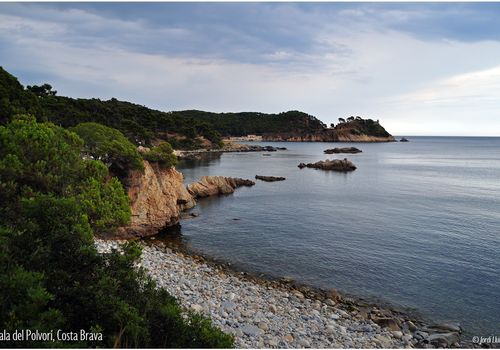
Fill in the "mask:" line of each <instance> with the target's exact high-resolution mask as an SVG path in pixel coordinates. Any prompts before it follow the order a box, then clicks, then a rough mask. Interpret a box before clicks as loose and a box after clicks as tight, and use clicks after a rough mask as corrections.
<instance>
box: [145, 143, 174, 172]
mask: <svg viewBox="0 0 500 350" xmlns="http://www.w3.org/2000/svg"><path fill="white" fill-rule="evenodd" d="M143 158H144V159H146V160H147V161H150V162H156V163H158V164H159V165H160V167H162V168H170V167H173V166H175V165H176V164H177V157H176V156H175V154H173V149H172V146H171V145H170V143H168V142H165V141H163V142H161V143H160V144H159V145H158V146H156V147H153V148H152V149H151V150H150V151H149V152H147V153H145V154H143Z"/></svg>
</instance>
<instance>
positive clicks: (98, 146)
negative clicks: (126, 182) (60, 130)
mask: <svg viewBox="0 0 500 350" xmlns="http://www.w3.org/2000/svg"><path fill="white" fill-rule="evenodd" d="M70 130H71V131H73V132H75V133H76V134H78V136H80V137H81V138H82V139H83V141H84V150H85V154H86V155H88V156H90V157H92V158H93V159H96V160H100V161H102V162H103V163H104V164H106V165H107V166H108V167H109V169H110V170H111V172H112V173H113V174H115V175H117V176H119V177H121V178H124V177H125V176H126V175H127V173H128V171H129V170H132V169H139V170H143V169H144V165H143V164H142V158H141V155H140V154H139V152H137V149H136V147H135V146H134V145H133V144H132V143H131V142H130V141H129V140H128V139H127V138H126V137H125V136H124V135H123V134H122V133H121V132H120V131H118V130H116V129H113V128H110V127H107V126H105V125H101V124H98V123H81V124H78V125H77V126H75V127H73V128H71V129H70Z"/></svg>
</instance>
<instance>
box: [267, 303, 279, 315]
mask: <svg viewBox="0 0 500 350" xmlns="http://www.w3.org/2000/svg"><path fill="white" fill-rule="evenodd" d="M269 311H271V312H272V313H273V314H275V313H276V312H277V311H278V309H277V308H276V306H275V305H273V304H271V305H269Z"/></svg>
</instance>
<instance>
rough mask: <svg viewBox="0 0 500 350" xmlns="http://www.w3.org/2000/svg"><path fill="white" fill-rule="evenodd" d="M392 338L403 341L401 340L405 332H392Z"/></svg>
mask: <svg viewBox="0 0 500 350" xmlns="http://www.w3.org/2000/svg"><path fill="white" fill-rule="evenodd" d="M392 336H393V337H394V338H396V339H401V338H403V332H401V331H394V332H392Z"/></svg>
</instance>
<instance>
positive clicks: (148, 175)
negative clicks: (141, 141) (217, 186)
mask: <svg viewBox="0 0 500 350" xmlns="http://www.w3.org/2000/svg"><path fill="white" fill-rule="evenodd" d="M125 182H126V183H127V193H128V197H129V199H130V208H131V211H132V218H131V222H130V225H129V226H127V227H123V228H120V229H119V230H118V235H120V236H122V237H133V236H140V237H144V236H149V235H154V234H156V233H157V232H158V231H159V230H161V229H162V228H164V227H166V226H171V225H175V224H177V223H178V222H179V218H180V213H181V212H182V211H183V210H185V209H189V208H192V207H194V206H195V201H194V199H193V197H192V196H191V195H190V194H189V192H188V191H187V190H186V187H185V186H184V179H183V176H182V174H181V173H180V172H178V171H177V170H175V169H174V168H168V169H161V168H159V167H158V165H156V164H152V163H149V162H148V161H144V173H143V172H141V171H139V170H134V171H132V172H130V173H129V175H128V177H127V179H126V181H125Z"/></svg>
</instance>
